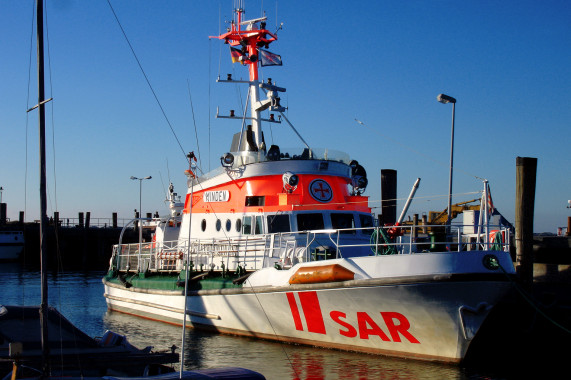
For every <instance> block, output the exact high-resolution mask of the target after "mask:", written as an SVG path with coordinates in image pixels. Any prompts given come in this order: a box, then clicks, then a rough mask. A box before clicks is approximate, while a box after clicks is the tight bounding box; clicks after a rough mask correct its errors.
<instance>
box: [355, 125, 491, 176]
mask: <svg viewBox="0 0 571 380" xmlns="http://www.w3.org/2000/svg"><path fill="white" fill-rule="evenodd" d="M355 121H356V122H357V123H358V124H361V125H362V126H364V127H365V128H367V129H369V130H370V131H372V132H374V133H376V134H378V135H379V136H382V137H383V138H385V139H388V140H390V141H392V142H393V143H395V144H398V145H400V146H402V147H403V148H405V149H407V150H409V151H411V152H412V153H414V154H418V155H419V156H422V157H423V158H426V159H428V160H430V161H432V162H434V163H436V164H438V165H441V166H444V167H448V166H449V165H448V164H445V163H443V162H442V161H438V160H435V159H434V158H433V157H431V156H429V155H427V154H424V153H422V152H420V151H418V150H416V149H413V148H411V147H410V146H408V145H405V144H403V143H401V142H399V141H397V140H395V139H393V138H391V137H390V136H387V135H384V134H382V133H380V132H379V131H378V130H376V129H373V128H371V127H369V126H368V125H367V124H365V123H363V122H362V121H361V120H359V119H357V118H355ZM453 170H454V171H457V172H461V173H463V174H465V175H467V176H469V177H474V178H475V179H477V180H480V181H483V180H484V178H481V177H478V176H477V175H474V174H472V173H469V172H467V171H465V170H462V169H457V168H453Z"/></svg>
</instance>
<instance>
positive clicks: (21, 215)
mask: <svg viewBox="0 0 571 380" xmlns="http://www.w3.org/2000/svg"><path fill="white" fill-rule="evenodd" d="M18 222H19V223H20V224H24V211H20V216H19V217H18Z"/></svg>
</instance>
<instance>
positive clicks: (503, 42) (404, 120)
mask: <svg viewBox="0 0 571 380" xmlns="http://www.w3.org/2000/svg"><path fill="white" fill-rule="evenodd" d="M232 3H233V2H232V1H230V0H224V1H202V2H197V1H182V0H180V1H175V0H172V1H158V0H156V1H155V0H146V1H135V0H129V1H118V0H114V1H112V5H113V7H114V9H115V12H116V13H117V16H118V17H119V19H120V21H121V23H122V26H123V28H124V30H125V32H126V33H127V35H128V37H129V39H130V42H131V44H132V46H133V48H134V49H135V51H136V53H137V56H138V59H139V61H140V62H141V65H142V66H143V68H144V70H145V72H146V74H147V76H148V78H149V81H150V83H151V84H152V85H153V88H154V91H155V93H156V94H157V97H158V98H159V100H160V102H161V105H162V107H163V109H164V111H165V114H166V115H167V117H168V121H169V122H170V125H171V126H172V128H173V129H174V130H175V132H176V134H177V136H178V139H179V140H180V142H181V145H182V147H183V149H184V150H185V151H191V150H194V151H195V152H198V150H200V153H201V167H202V169H203V170H204V171H208V169H209V168H210V169H214V168H216V167H217V166H218V165H219V157H220V155H221V154H223V153H225V152H226V151H228V150H229V146H230V142H231V136H232V134H233V133H235V132H237V131H238V130H239V127H240V126H239V125H237V124H233V123H231V122H229V121H227V120H223V119H219V120H216V119H215V118H214V115H215V113H216V107H220V112H221V113H227V112H228V110H229V109H239V108H240V106H239V104H240V103H239V102H240V98H239V90H241V93H242V99H245V96H244V94H245V92H244V88H243V87H241V88H238V89H237V88H234V87H232V86H228V85H222V84H216V83H215V80H216V77H217V76H218V75H221V76H225V75H226V73H229V72H232V73H234V77H235V78H239V77H243V78H245V77H246V75H247V73H246V72H245V70H244V69H243V68H242V67H240V66H239V65H238V64H235V65H234V66H232V64H231V61H230V57H229V53H228V50H227V46H225V45H223V44H222V43H220V42H219V41H217V40H209V39H208V36H212V35H217V34H218V32H219V31H220V28H225V25H226V24H225V23H224V21H225V20H229V19H230V18H231V9H232ZM262 8H263V9H264V10H265V11H266V14H267V16H268V17H269V22H268V29H270V30H275V28H276V26H277V25H279V23H281V22H283V23H284V24H283V29H282V30H280V31H279V32H278V37H279V40H278V41H277V42H276V43H274V44H273V45H272V46H271V47H270V50H271V51H273V52H275V53H278V54H281V55H282V59H283V62H284V66H283V67H266V68H264V70H263V71H262V76H263V77H264V78H268V77H271V78H273V80H274V81H276V83H277V84H278V85H279V86H282V87H286V88H287V92H286V93H285V94H284V95H283V96H282V103H283V104H284V105H286V106H287V107H288V113H287V116H288V118H289V119H290V120H291V121H292V123H293V124H294V125H295V126H296V128H297V129H298V131H300V133H301V134H302V135H303V137H304V139H305V140H306V141H307V142H308V143H309V145H310V146H312V147H316V148H317V147H322V148H325V147H327V148H331V149H338V150H341V151H345V152H347V153H349V154H350V155H351V157H352V158H354V159H357V160H358V161H359V162H360V163H361V164H362V165H363V166H364V167H365V168H366V169H367V172H368V175H369V180H370V182H369V187H368V189H367V191H366V193H365V194H366V195H369V196H370V197H371V198H370V199H371V204H372V205H373V206H375V205H378V201H379V200H380V180H379V176H380V170H381V169H385V168H386V169H396V170H397V171H398V195H399V198H401V199H403V200H402V201H399V203H398V207H399V210H398V212H399V213H400V209H401V208H402V206H403V205H404V198H406V197H407V196H408V194H409V192H410V189H411V187H412V185H413V183H414V181H415V180H416V178H418V177H420V178H421V182H420V188H419V189H418V191H417V194H416V199H415V200H414V201H413V203H412V206H411V209H410V211H409V214H412V213H420V214H422V213H423V212H428V211H429V210H442V209H444V208H445V207H446V196H447V191H448V164H449V150H450V124H451V114H452V107H451V105H443V104H441V103H438V102H437V101H436V96H437V95H438V94H439V93H445V94H448V95H450V96H453V97H455V98H456V99H457V101H458V103H457V105H456V125H455V127H456V133H455V155H454V167H455V172H454V189H453V190H454V191H453V192H454V196H453V202H460V201H465V200H470V199H473V198H476V195H475V194H470V193H471V192H475V191H480V190H481V189H482V187H483V186H482V182H481V180H480V179H479V178H486V179H487V180H488V181H489V183H490V186H491V191H492V196H493V199H494V203H495V205H496V207H497V208H498V209H499V210H500V211H501V212H502V213H503V214H504V216H505V217H506V218H507V219H508V220H510V221H512V222H514V219H515V217H514V215H515V211H514V206H515V172H516V168H515V161H516V157H517V156H521V157H537V158H538V168H537V188H536V200H535V224H534V229H535V231H536V232H544V231H548V232H555V231H556V228H557V227H561V226H566V225H567V217H568V216H569V215H571V212H570V209H567V208H566V206H567V200H568V199H571V193H570V191H569V190H570V188H571V175H570V174H571V173H570V169H569V168H570V167H571V153H570V149H569V135H570V131H571V128H570V127H571V22H569V20H571V3H569V2H568V1H555V0H554V1H545V2H539V1H525V0H524V1H505V2H497V1H462V2H452V1H439V0H434V1H414V0H411V1H399V2H394V1H390V2H389V1H377V2H365V1H360V2H359V1H357V2H348V1H336V0H335V1H328V2H309V1H289V2H285V1H282V2H276V1H265V2H263V3H262V2H260V1H248V2H247V3H246V11H247V13H246V16H247V18H255V17H259V16H260V14H261V10H262ZM32 11H33V1H31V0H28V1H23V0H4V1H2V2H1V3H0V31H1V35H2V38H1V39H0V51H2V61H1V63H0V83H1V85H0V135H1V136H2V137H1V138H0V141H1V146H2V148H1V149H0V163H1V164H0V186H2V187H3V188H4V191H3V193H2V201H3V202H6V203H8V216H9V217H10V218H12V219H17V217H18V212H19V211H20V210H25V211H26V215H27V218H26V219H27V220H33V219H37V217H38V214H39V213H38V208H39V207H38V196H37V189H38V174H37V173H38V169H37V167H38V154H37V151H38V148H37V146H38V136H37V129H38V127H37V112H30V113H29V114H26V112H25V111H26V109H27V108H29V107H31V106H32V105H34V104H36V102H37V89H36V88H37V85H36V84H35V81H36V71H35V70H36V69H35V41H34V45H33V47H31V45H30V43H31V42H30V41H31V39H35V36H33V35H32V29H31V28H32V21H33V18H32V17H33V15H32ZM47 13H48V27H47V30H48V32H49V59H50V66H49V68H48V69H47V71H46V73H47V75H46V78H47V81H48V84H47V86H46V88H47V90H46V91H47V92H46V93H47V96H48V97H51V96H53V97H54V101H53V102H51V104H50V106H49V107H47V119H48V126H47V135H48V140H47V146H48V177H49V179H48V186H49V197H50V200H49V202H48V212H49V213H50V214H51V213H52V212H53V211H56V207H57V210H59V212H60V215H61V216H62V217H64V218H65V217H76V215H77V213H78V212H80V211H90V212H91V216H92V218H97V217H100V218H107V217H110V216H111V213H112V212H113V211H117V212H118V213H119V217H120V218H129V217H131V216H132V213H133V209H135V208H138V207H139V184H138V181H131V180H130V179H129V178H130V176H137V177H144V176H148V175H151V176H153V178H152V179H151V180H149V181H145V183H144V184H143V210H144V211H149V212H150V211H153V212H154V211H156V210H158V211H159V212H161V213H163V212H164V211H165V210H166V207H165V204H164V203H163V199H164V196H165V189H166V187H167V186H168V182H169V178H170V180H171V181H172V182H173V183H174V184H175V189H176V190H178V192H179V193H185V184H186V181H185V177H184V174H183V171H184V170H185V169H186V166H187V164H186V161H185V158H184V156H183V153H182V150H181V148H180V147H179V146H178V143H177V140H176V139H175V137H173V134H172V133H171V130H170V127H169V124H168V123H167V121H166V120H165V117H164V116H163V114H162V112H161V109H160V108H159V106H158V105H157V103H156V101H155V98H154V96H153V94H152V93H151V91H150V90H149V87H148V85H147V83H146V81H145V79H144V77H143V75H142V74H141V71H140V70H139V67H138V65H137V62H136V61H135V59H134V58H133V55H132V53H131V51H130V50H129V47H128V45H127V43H126V42H125V40H124V38H123V36H122V34H121V30H120V29H119V27H118V25H117V23H116V21H115V19H114V16H113V14H112V12H111V10H110V8H109V6H108V4H107V1H104V0H97V1H79V0H55V1H50V0H48V5H47ZM276 15H277V22H276ZM30 52H32V58H30ZM30 59H32V68H31V70H32V71H31V73H30ZM29 77H31V83H30V85H29V88H30V90H29V95H28V78H29ZM189 89H190V91H189ZM189 93H190V97H192V108H191V102H190V99H189V98H190V97H189ZM192 109H194V118H193V112H192ZM356 118H357V119H359V120H361V121H362V122H363V123H364V124H365V126H363V125H361V124H358V123H357V122H355V119H356ZM193 120H196V126H197V129H198V140H199V142H198V144H199V145H198V146H197V142H196V138H195V130H194V121H193ZM265 134H266V140H272V139H273V142H274V143H277V144H278V145H280V146H281V147H294V146H300V145H301V143H300V142H299V140H297V138H296V137H295V135H294V134H293V133H292V132H291V131H290V130H289V128H288V127H287V126H286V125H285V124H282V125H280V126H277V127H275V126H274V127H273V128H272V129H271V131H270V130H266V132H265ZM26 141H27V142H26ZM54 147H55V159H54ZM54 162H55V170H54ZM54 174H55V175H54ZM54 178H55V181H54Z"/></svg>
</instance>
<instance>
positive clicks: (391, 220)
mask: <svg viewBox="0 0 571 380" xmlns="http://www.w3.org/2000/svg"><path fill="white" fill-rule="evenodd" d="M381 215H382V218H383V220H382V221H383V223H384V224H386V225H391V226H392V225H394V224H395V223H396V221H397V171H396V170H394V169H381Z"/></svg>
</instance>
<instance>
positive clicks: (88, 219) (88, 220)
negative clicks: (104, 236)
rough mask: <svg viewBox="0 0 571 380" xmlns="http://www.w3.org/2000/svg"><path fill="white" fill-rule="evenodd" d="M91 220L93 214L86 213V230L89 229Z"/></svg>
mask: <svg viewBox="0 0 571 380" xmlns="http://www.w3.org/2000/svg"><path fill="white" fill-rule="evenodd" d="M90 220H91V212H90V211H87V212H86V213H85V228H89V223H90Z"/></svg>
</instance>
